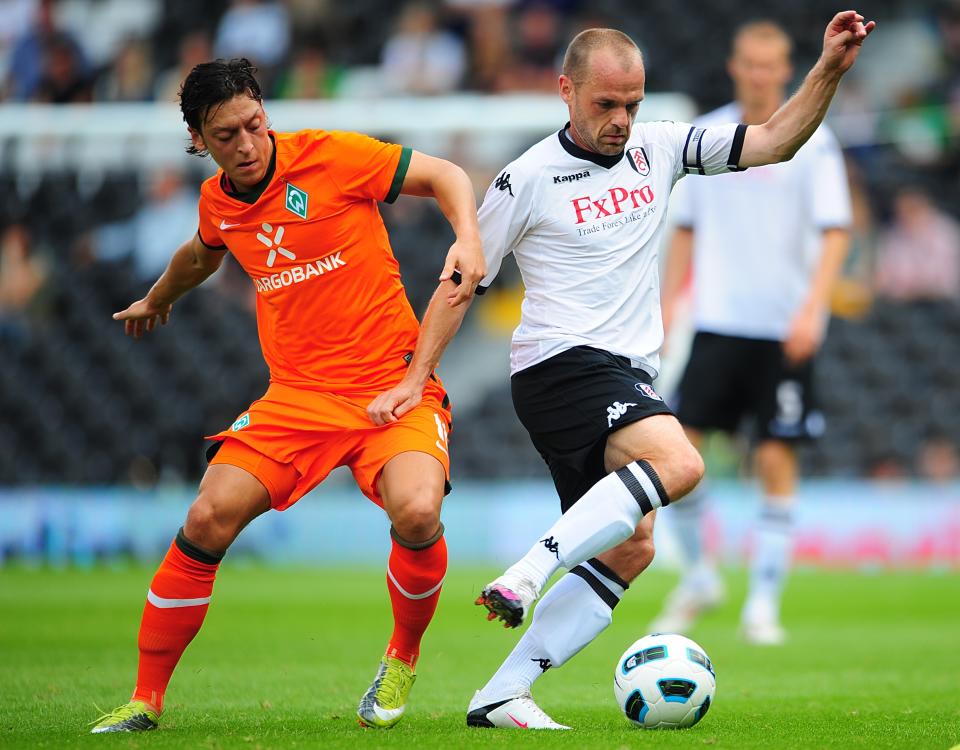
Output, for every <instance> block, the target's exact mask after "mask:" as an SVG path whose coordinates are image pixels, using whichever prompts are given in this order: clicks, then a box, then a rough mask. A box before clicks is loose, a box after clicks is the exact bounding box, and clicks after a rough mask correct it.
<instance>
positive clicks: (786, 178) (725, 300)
mask: <svg viewBox="0 0 960 750" xmlns="http://www.w3.org/2000/svg"><path fill="white" fill-rule="evenodd" d="M741 116H742V113H741V111H740V108H739V107H738V106H737V105H736V104H729V105H727V106H725V107H721V108H720V109H718V110H715V111H713V112H711V113H709V114H707V115H705V116H704V117H702V118H700V119H699V120H698V121H697V124H698V125H700V126H701V127H707V128H710V127H712V126H713V125H715V124H717V123H723V122H730V121H731V119H732V120H738V119H739V118H740V117H741ZM674 198H675V200H674V205H673V216H674V218H675V219H676V221H677V224H678V225H680V226H686V227H689V228H691V229H693V230H694V255H693V302H694V325H695V327H696V329H697V330H698V331H708V332H710V333H720V334H724V335H727V336H743V337H746V338H761V339H773V340H777V341H782V340H784V339H785V338H786V336H787V332H788V330H789V327H790V321H791V320H792V318H793V316H794V314H795V313H796V312H797V310H798V309H799V308H800V307H801V306H802V305H803V303H804V301H805V300H806V298H807V295H808V294H809V291H810V284H811V282H812V281H813V276H814V273H815V271H816V268H817V263H818V261H819V259H820V252H821V249H822V233H823V230H825V229H832V228H846V227H848V226H849V225H850V194H849V191H848V188H847V177H846V171H845V170H844V166H843V155H842V154H841V152H840V147H839V145H838V144H837V141H836V139H835V138H834V137H833V134H832V133H831V132H830V131H829V130H828V129H827V127H826V126H824V125H821V126H820V127H819V128H818V129H817V131H816V132H815V133H814V134H813V135H812V136H811V138H810V140H809V141H807V143H805V144H804V145H803V147H802V148H801V149H800V150H799V151H798V152H797V154H796V156H794V157H793V159H792V160H790V161H788V162H783V163H781V164H771V165H769V166H765V167H753V168H752V169H750V170H749V171H748V172H744V173H741V174H733V175H727V176H726V177H724V178H722V179H719V180H690V181H689V182H688V183H687V184H685V185H683V186H681V187H679V188H678V189H677V194H676V195H675V196H674Z"/></svg>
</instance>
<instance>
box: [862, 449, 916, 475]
mask: <svg viewBox="0 0 960 750" xmlns="http://www.w3.org/2000/svg"><path fill="white" fill-rule="evenodd" d="M907 473H908V472H907V467H906V466H904V464H903V461H901V460H900V457H899V456H898V455H897V454H896V453H893V452H892V451H885V450H881V451H877V452H875V453H873V454H872V455H870V456H868V458H867V461H866V467H865V471H864V474H865V475H866V477H867V479H872V480H874V481H877V482H898V481H902V480H904V479H906V478H907Z"/></svg>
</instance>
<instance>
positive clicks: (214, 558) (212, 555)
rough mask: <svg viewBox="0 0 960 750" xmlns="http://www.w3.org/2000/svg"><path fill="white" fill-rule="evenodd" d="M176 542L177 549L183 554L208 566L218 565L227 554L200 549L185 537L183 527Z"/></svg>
mask: <svg viewBox="0 0 960 750" xmlns="http://www.w3.org/2000/svg"><path fill="white" fill-rule="evenodd" d="M174 541H175V543H176V545H177V549H179V550H180V551H181V552H182V553H183V554H185V555H186V556H187V557H189V558H190V559H191V560H196V561H197V562H202V563H204V564H206V565H217V564H218V563H219V562H220V561H221V560H222V559H223V556H224V554H226V553H224V552H219V553H218V552H211V551H210V550H207V549H203V548H202V547H198V546H197V545H196V544H194V543H193V542H191V541H190V540H189V539H187V537H186V536H185V535H184V533H183V526H181V527H180V530H179V531H178V532H177V538H176V540H174Z"/></svg>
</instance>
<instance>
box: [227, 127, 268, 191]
mask: <svg viewBox="0 0 960 750" xmlns="http://www.w3.org/2000/svg"><path fill="white" fill-rule="evenodd" d="M269 135H270V143H272V144H273V153H271V154H270V165H269V166H268V167H267V172H266V174H264V175H263V179H261V180H260V182H258V183H257V184H256V185H254V186H253V187H252V188H250V189H249V190H246V191H244V192H240V191H239V190H237V189H236V186H235V185H234V184H233V182H231V180H230V178H229V177H227V173H226V172H222V173H221V174H220V189H221V190H223V192H224V193H226V194H227V195H229V196H230V197H231V198H233V199H234V200H238V201H241V202H242V203H249V204H250V205H253V204H254V203H256V202H257V201H258V200H259V199H260V196H261V195H263V191H264V190H266V189H267V185H269V184H270V180H272V179H273V175H274V174H275V173H276V171H277V139H276V138H274V137H273V133H270V134H269Z"/></svg>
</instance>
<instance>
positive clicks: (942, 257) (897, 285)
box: [875, 187, 960, 301]
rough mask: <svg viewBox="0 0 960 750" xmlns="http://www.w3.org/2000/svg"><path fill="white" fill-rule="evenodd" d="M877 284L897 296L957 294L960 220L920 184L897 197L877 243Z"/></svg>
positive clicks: (953, 297)
mask: <svg viewBox="0 0 960 750" xmlns="http://www.w3.org/2000/svg"><path fill="white" fill-rule="evenodd" d="M875 282H876V289H877V293H878V294H879V295H882V296H886V297H890V298H893V299H897V300H903V301H913V300H956V299H957V298H958V295H960V223H958V222H957V220H956V219H954V218H953V217H952V216H950V215H948V214H946V213H944V212H943V211H941V210H940V209H939V208H937V206H935V205H934V203H933V201H932V200H931V199H930V196H929V195H927V193H926V192H924V191H923V190H921V189H919V188H916V187H907V188H903V189H901V190H900V192H899V193H897V195H896V196H895V198H894V210H893V222H892V225H891V226H890V227H888V228H887V229H886V230H885V231H884V232H882V233H881V237H880V241H879V246H878V248H877V266H876V279H875Z"/></svg>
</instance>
